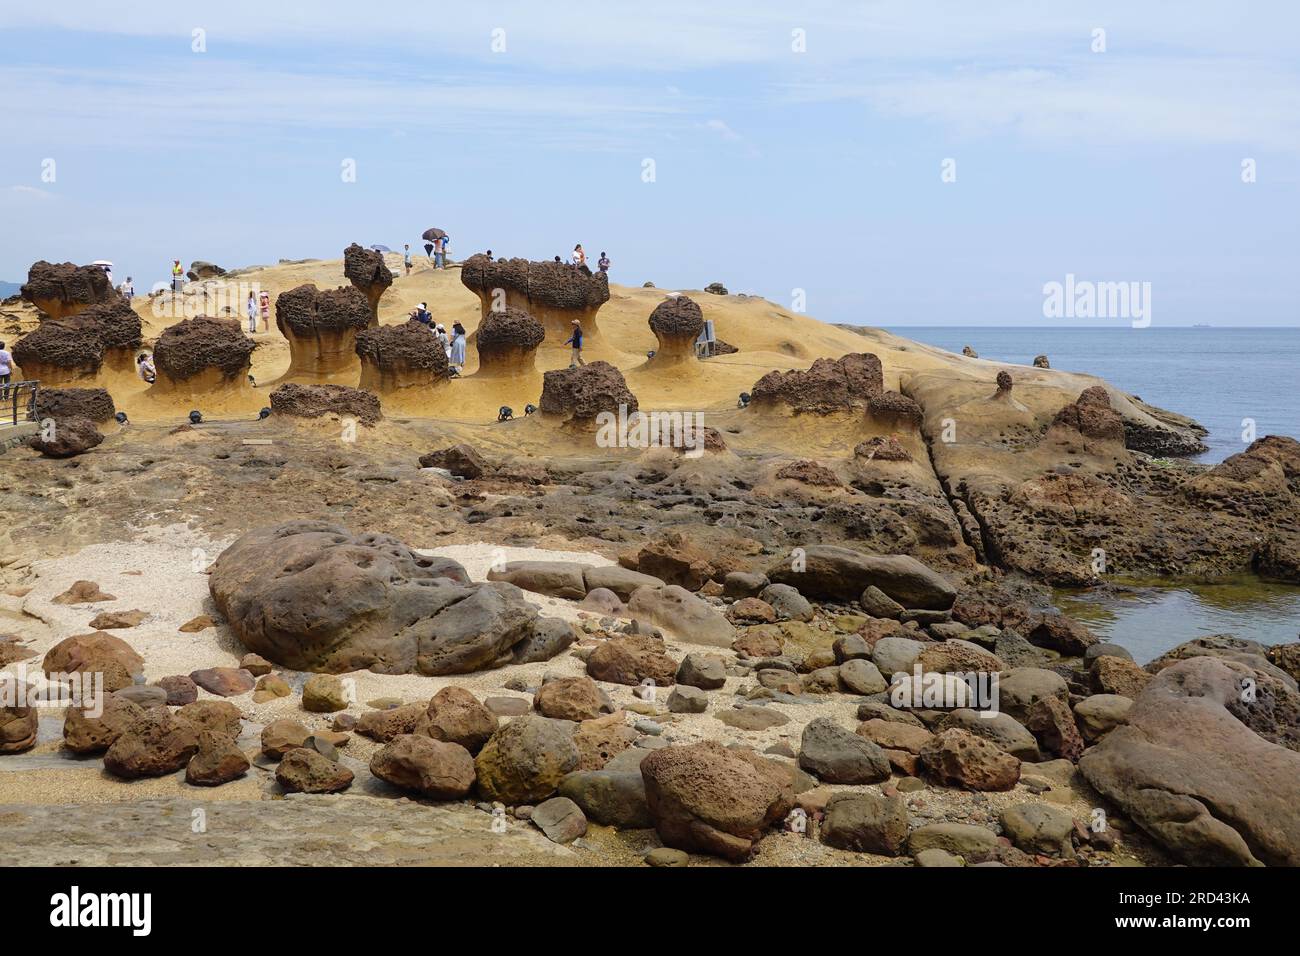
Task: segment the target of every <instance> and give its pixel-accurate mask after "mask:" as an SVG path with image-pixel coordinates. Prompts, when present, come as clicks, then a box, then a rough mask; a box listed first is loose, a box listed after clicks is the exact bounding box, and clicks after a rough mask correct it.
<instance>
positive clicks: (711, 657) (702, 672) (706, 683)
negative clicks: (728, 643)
mask: <svg viewBox="0 0 1300 956" xmlns="http://www.w3.org/2000/svg"><path fill="white" fill-rule="evenodd" d="M726 682H727V664H726V661H724V660H723V659H722V658H721V657H719V656H718V655H717V654H701V653H698V652H696V653H691V654H687V655H686V656H685V657H683V658H682V663H681V666H680V667H678V668H677V683H678V684H686V685H689V686H690V687H698V688H700V689H702V690H717V689H718V688H719V687H721V686H722V685H723V684H725V683H726Z"/></svg>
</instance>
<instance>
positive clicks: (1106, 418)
mask: <svg viewBox="0 0 1300 956" xmlns="http://www.w3.org/2000/svg"><path fill="white" fill-rule="evenodd" d="M1070 432H1077V433H1078V434H1079V435H1082V436H1083V437H1084V438H1091V439H1093V440H1095V441H1109V442H1118V443H1119V444H1120V445H1121V446H1122V445H1123V444H1124V421H1123V419H1121V418H1120V416H1119V412H1117V411H1115V409H1113V408H1111V405H1110V396H1109V395H1108V394H1106V390H1105V389H1104V388H1102V387H1101V386H1100V385H1093V386H1091V387H1089V388H1085V389H1084V390H1083V391H1082V392H1080V393H1079V398H1078V400H1077V401H1074V402H1071V403H1070V404H1069V405H1066V406H1065V407H1064V408H1062V409H1061V410H1060V411H1059V412H1057V413H1056V417H1055V418H1054V419H1052V424H1051V426H1050V427H1049V428H1048V434H1055V435H1056V437H1064V438H1068V437H1069V433H1070ZM1062 433H1064V434H1062Z"/></svg>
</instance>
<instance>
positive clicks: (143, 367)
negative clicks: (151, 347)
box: [135, 352, 157, 385]
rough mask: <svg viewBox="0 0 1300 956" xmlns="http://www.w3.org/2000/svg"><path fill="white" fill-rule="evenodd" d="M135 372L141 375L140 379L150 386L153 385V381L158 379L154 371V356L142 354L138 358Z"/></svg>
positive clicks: (146, 353)
mask: <svg viewBox="0 0 1300 956" xmlns="http://www.w3.org/2000/svg"><path fill="white" fill-rule="evenodd" d="M135 370H136V371H137V372H138V373H139V374H140V377H141V378H142V379H144V380H145V381H146V382H148V383H149V384H150V385H152V384H153V380H154V379H155V378H156V377H157V373H156V372H155V371H154V367H153V356H151V355H150V354H149V353H148V352H141V353H140V354H139V355H137V356H136V358H135Z"/></svg>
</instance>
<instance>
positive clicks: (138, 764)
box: [104, 707, 199, 780]
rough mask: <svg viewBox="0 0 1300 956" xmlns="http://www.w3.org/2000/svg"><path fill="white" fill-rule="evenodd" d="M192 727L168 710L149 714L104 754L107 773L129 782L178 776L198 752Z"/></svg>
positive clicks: (130, 727) (196, 739)
mask: <svg viewBox="0 0 1300 956" xmlns="http://www.w3.org/2000/svg"><path fill="white" fill-rule="evenodd" d="M198 749H199V738H198V734H197V732H196V731H195V729H194V727H193V725H192V724H190V723H189V722H187V721H183V720H180V719H178V718H177V717H175V716H173V715H172V713H171V712H170V711H168V710H166V709H165V708H162V707H155V708H153V709H151V710H146V711H144V712H143V713H141V714H140V715H139V716H138V717H136V718H135V719H134V720H132V721H131V723H130V724H128V725H127V727H126V729H125V730H123V731H122V733H121V734H119V735H118V737H117V739H116V740H114V741H113V743H112V744H111V745H110V746H109V748H108V751H107V752H106V753H105V754H104V769H105V770H107V771H108V772H109V773H111V774H114V775H115V776H118V777H124V778H126V779H128V780H132V779H135V778H137V777H161V776H163V775H164V774H169V773H175V772H176V771H177V770H180V769H181V768H182V767H184V766H185V765H186V764H187V763H189V762H190V758H191V757H193V756H194V754H195V753H197V752H198Z"/></svg>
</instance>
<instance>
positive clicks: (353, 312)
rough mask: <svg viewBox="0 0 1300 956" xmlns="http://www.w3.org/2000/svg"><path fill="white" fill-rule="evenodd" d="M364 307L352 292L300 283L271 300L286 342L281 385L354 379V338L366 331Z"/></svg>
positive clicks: (356, 362)
mask: <svg viewBox="0 0 1300 956" xmlns="http://www.w3.org/2000/svg"><path fill="white" fill-rule="evenodd" d="M370 319H371V312H370V303H369V302H368V301H367V300H366V297H365V296H364V295H363V294H362V293H361V292H360V291H358V290H357V289H354V288H351V287H344V288H339V289H331V290H326V291H322V290H320V289H317V288H316V287H315V286H314V285H311V284H310V283H308V284H307V285H300V286H298V287H297V288H296V289H290V290H289V291H288V292H282V293H280V295H279V296H278V297H277V298H276V300H275V324H276V327H277V328H278V329H279V330H280V333H281V334H282V335H283V336H284V337H285V338H286V339H288V340H289V370H288V371H287V372H285V374H284V380H285V381H295V380H298V381H306V382H336V381H343V380H347V381H356V380H357V377H358V376H359V374H360V372H361V363H360V360H359V359H358V358H357V353H356V346H357V334H358V333H359V332H362V331H363V330H365V329H367V328H369V327H370Z"/></svg>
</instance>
